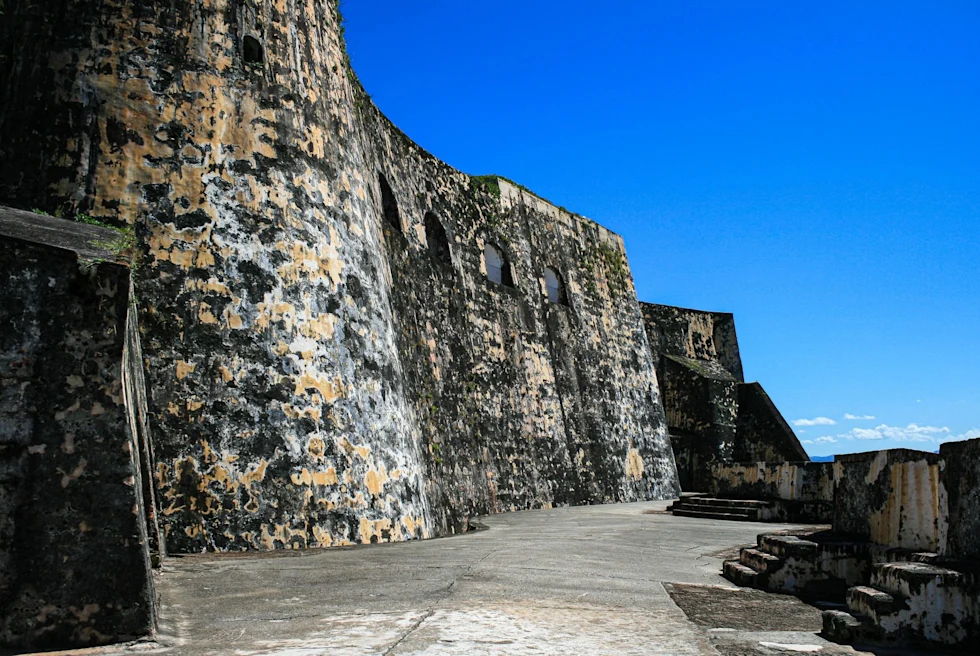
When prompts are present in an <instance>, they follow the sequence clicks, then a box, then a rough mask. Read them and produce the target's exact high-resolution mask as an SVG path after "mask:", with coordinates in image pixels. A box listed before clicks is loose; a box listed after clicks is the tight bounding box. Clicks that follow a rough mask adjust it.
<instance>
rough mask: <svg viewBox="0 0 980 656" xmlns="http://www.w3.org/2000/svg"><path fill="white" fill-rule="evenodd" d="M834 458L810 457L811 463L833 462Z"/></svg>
mask: <svg viewBox="0 0 980 656" xmlns="http://www.w3.org/2000/svg"><path fill="white" fill-rule="evenodd" d="M833 461H834V456H810V462H833Z"/></svg>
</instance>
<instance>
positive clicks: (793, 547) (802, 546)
mask: <svg viewBox="0 0 980 656" xmlns="http://www.w3.org/2000/svg"><path fill="white" fill-rule="evenodd" d="M756 540H757V542H758V544H759V546H758V549H759V550H760V551H765V552H766V553H768V554H772V555H773V556H776V557H777V558H784V559H785V558H789V557H797V558H809V559H813V558H815V557H816V555H817V552H818V551H819V550H820V545H819V544H817V543H816V542H813V541H811V540H806V539H804V538H800V537H797V536H795V535H779V534H774V533H761V534H760V535H759V536H758V538H756Z"/></svg>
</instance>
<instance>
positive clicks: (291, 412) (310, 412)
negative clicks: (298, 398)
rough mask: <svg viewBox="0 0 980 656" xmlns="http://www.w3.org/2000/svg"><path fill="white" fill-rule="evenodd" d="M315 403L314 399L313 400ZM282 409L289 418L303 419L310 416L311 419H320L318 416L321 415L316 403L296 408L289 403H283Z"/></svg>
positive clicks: (321, 412)
mask: <svg viewBox="0 0 980 656" xmlns="http://www.w3.org/2000/svg"><path fill="white" fill-rule="evenodd" d="M313 401H314V403H316V402H317V401H316V399H314V400H313ZM282 411H283V413H285V415H286V416H287V417H289V418H290V419H303V418H306V417H308V418H310V419H312V420H313V421H317V422H318V421H320V417H321V416H322V415H323V411H322V410H320V408H319V407H318V406H316V405H311V406H308V407H306V408H302V409H301V408H297V407H296V406H294V405H292V404H290V403H284V404H283V405H282Z"/></svg>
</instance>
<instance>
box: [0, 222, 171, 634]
mask: <svg viewBox="0 0 980 656" xmlns="http://www.w3.org/2000/svg"><path fill="white" fill-rule="evenodd" d="M21 215H23V213H19V212H10V211H8V210H6V209H5V208H0V239H2V240H3V242H4V244H3V248H2V249H0V287H2V289H3V302H2V303H0V646H2V645H6V646H14V647H30V648H44V647H52V648H54V647H60V646H72V645H74V646H77V645H91V644H103V643H107V642H113V641H116V640H121V639H125V638H129V637H135V636H139V635H142V634H145V633H147V632H148V631H149V630H150V629H151V626H152V623H153V589H152V580H151V577H150V571H149V559H148V553H147V544H148V543H147V536H146V529H145V524H144V516H145V508H144V506H143V500H142V494H141V476H140V470H139V463H138V461H137V451H138V449H137V446H136V442H135V440H134V439H133V436H132V433H131V432H130V431H129V424H128V417H127V412H126V408H125V406H124V402H123V387H122V375H123V372H122V368H123V350H124V340H125V336H126V331H125V321H126V314H127V307H128V305H129V269H128V268H127V267H125V266H121V265H119V264H115V263H113V262H100V260H104V259H107V258H110V259H111V254H109V253H106V252H104V250H103V249H101V248H99V247H97V246H96V247H92V246H91V244H89V241H90V240H94V241H96V242H97V241H98V240H100V239H101V240H105V239H112V236H113V235H115V233H114V232H113V231H111V230H99V229H97V228H91V227H89V226H80V227H79V228H78V232H72V233H71V234H66V232H67V231H64V229H63V228H61V225H65V226H68V225H70V224H68V223H67V222H66V221H61V220H57V219H48V222H49V224H50V225H47V226H45V225H43V221H32V222H31V227H32V228H33V229H26V230H25V226H27V225H28V223H27V222H28V221H29V220H30V219H29V217H23V216H21ZM22 218H23V219H24V221H23V222H22V221H21V220H20V219H22ZM14 223H16V224H17V225H16V226H13V227H14V228H15V229H13V230H8V229H7V228H11V227H12V224H14ZM14 234H17V235H20V236H21V237H24V238H25V239H24V240H22V239H19V238H15V237H14ZM72 241H74V242H75V243H76V244H77V247H76V248H74V249H73V250H66V249H65V248H64V247H56V246H53V245H52V243H55V244H60V245H62V246H64V245H65V244H66V242H67V243H69V244H70V243H71V242H72ZM43 242H48V243H43ZM140 374H141V371H139V370H137V371H135V372H132V373H131V376H133V375H136V376H138V375H140Z"/></svg>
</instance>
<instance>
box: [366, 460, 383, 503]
mask: <svg viewBox="0 0 980 656" xmlns="http://www.w3.org/2000/svg"><path fill="white" fill-rule="evenodd" d="M387 482H388V472H387V470H386V469H385V467H384V465H382V466H381V468H380V469H377V470H375V469H369V470H368V471H367V474H365V475H364V487H366V488H367V491H368V492H370V493H371V494H372V495H373V496H375V497H380V496H381V490H382V489H383V488H384V485H385V483H387Z"/></svg>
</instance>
